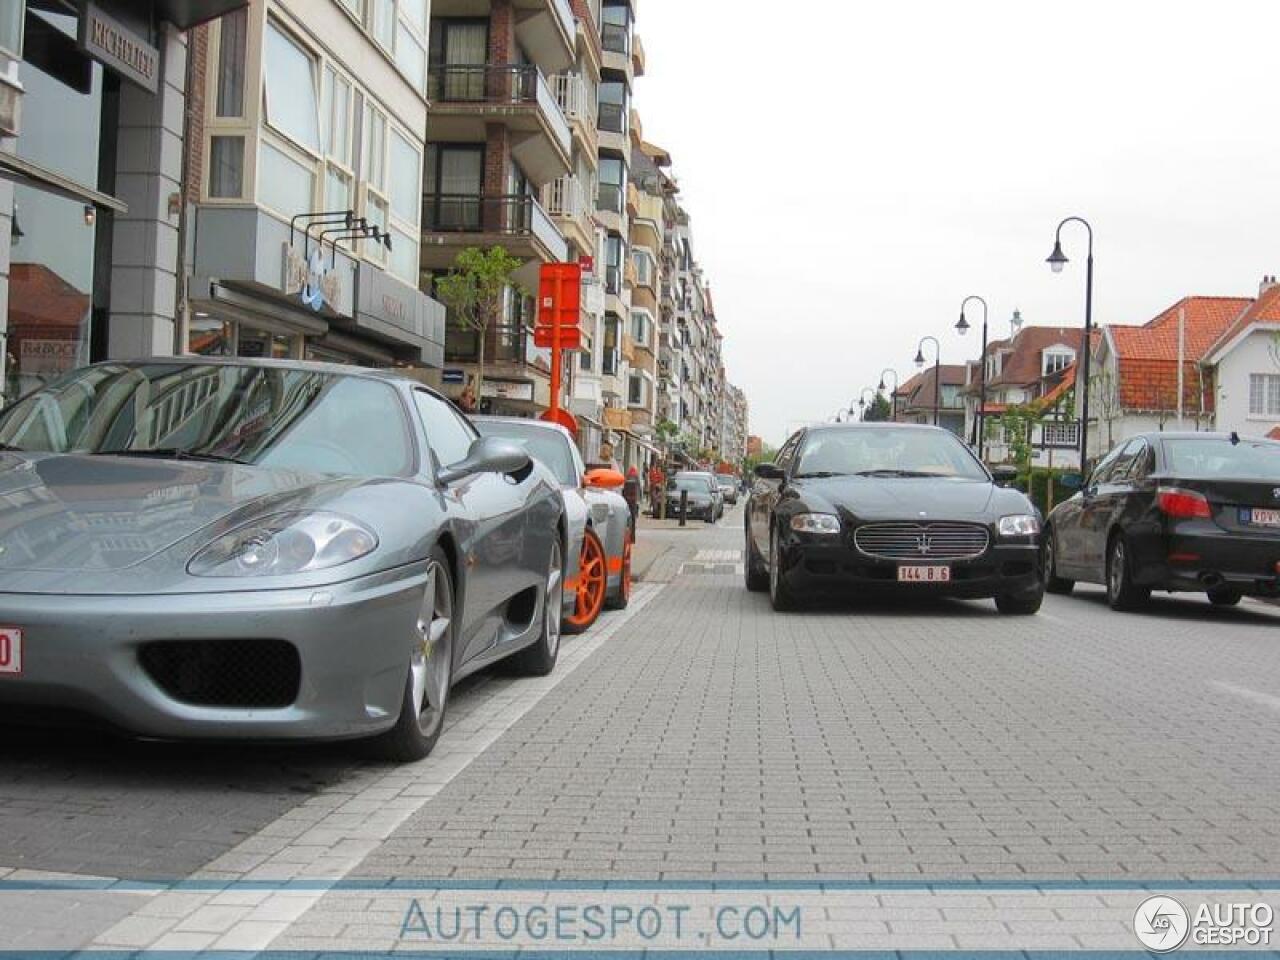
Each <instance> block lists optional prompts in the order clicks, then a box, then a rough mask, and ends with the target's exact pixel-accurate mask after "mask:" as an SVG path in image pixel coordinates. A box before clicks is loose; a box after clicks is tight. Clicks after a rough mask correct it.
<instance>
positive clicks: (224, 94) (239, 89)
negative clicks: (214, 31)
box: [214, 7, 249, 117]
mask: <svg viewBox="0 0 1280 960" xmlns="http://www.w3.org/2000/svg"><path fill="white" fill-rule="evenodd" d="M219 22H220V24H221V26H220V28H219V30H220V33H219V37H220V39H219V41H218V82H217V87H218V90H217V99H216V107H215V111H214V113H215V115H216V116H219V117H243V116H244V60H245V42H246V41H245V37H246V35H247V33H248V30H249V10H248V8H247V7H241V8H240V9H239V10H233V11H231V12H230V13H228V14H227V15H226V16H224V17H223V18H222V20H221V21H219Z"/></svg>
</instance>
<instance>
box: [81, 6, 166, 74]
mask: <svg viewBox="0 0 1280 960" xmlns="http://www.w3.org/2000/svg"><path fill="white" fill-rule="evenodd" d="M80 47H81V49H83V50H84V51H85V53H87V54H89V56H91V57H93V58H94V59H95V60H98V61H99V62H101V63H103V64H105V65H106V66H108V67H110V68H111V69H112V70H114V71H115V72H116V73H118V74H120V75H121V76H122V77H125V78H126V79H129V80H132V81H133V82H134V83H136V84H137V85H138V86H140V87H143V88H144V89H146V90H149V91H151V92H152V93H155V92H156V90H157V88H158V87H159V80H160V51H159V50H158V49H156V48H155V47H153V46H152V45H151V44H149V43H148V42H147V41H146V40H145V39H143V38H142V37H140V36H138V34H136V33H134V32H133V31H132V30H130V29H129V28H128V27H125V26H123V25H122V24H121V23H120V22H119V21H118V20H115V19H113V18H112V17H109V16H107V15H106V14H105V13H103V12H102V11H101V10H99V9H98V8H97V7H96V6H94V5H93V4H92V3H90V4H86V5H85V9H84V15H83V16H82V17H81V18H80Z"/></svg>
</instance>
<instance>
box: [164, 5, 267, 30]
mask: <svg viewBox="0 0 1280 960" xmlns="http://www.w3.org/2000/svg"><path fill="white" fill-rule="evenodd" d="M248 5H249V0H155V11H156V15H157V16H158V17H159V18H160V19H161V20H168V21H169V22H170V23H172V24H173V25H174V26H175V27H177V28H178V29H179V30H190V29H191V28H192V27H196V26H199V25H200V24H202V23H205V22H206V21H209V20H213V19H215V18H217V17H220V16H222V15H223V14H224V13H230V12H231V11H232V10H238V9H239V8H240V7H247V6H248Z"/></svg>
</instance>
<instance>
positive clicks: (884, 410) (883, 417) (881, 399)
mask: <svg viewBox="0 0 1280 960" xmlns="http://www.w3.org/2000/svg"><path fill="white" fill-rule="evenodd" d="M892 414H893V408H892V407H891V406H890V405H889V398H888V397H886V396H885V395H884V394H883V393H880V392H877V393H876V395H875V398H874V399H873V400H872V401H871V404H870V405H869V406H868V407H867V408H866V409H865V410H863V411H862V419H863V420H864V421H866V422H867V423H885V422H887V421H888V419H889V417H890V416H892Z"/></svg>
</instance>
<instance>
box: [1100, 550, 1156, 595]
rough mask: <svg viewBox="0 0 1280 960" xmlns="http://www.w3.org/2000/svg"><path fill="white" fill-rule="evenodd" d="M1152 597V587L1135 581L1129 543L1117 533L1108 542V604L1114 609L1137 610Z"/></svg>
mask: <svg viewBox="0 0 1280 960" xmlns="http://www.w3.org/2000/svg"><path fill="white" fill-rule="evenodd" d="M1149 599H1151V588H1150V587H1140V586H1138V585H1137V584H1136V583H1134V582H1133V567H1132V563H1131V561H1130V560H1129V544H1128V541H1126V540H1125V538H1124V534H1121V533H1117V534H1116V535H1114V536H1113V537H1112V538H1111V540H1110V542H1109V543H1108V544H1107V604H1108V605H1109V606H1110V607H1111V609H1112V610H1136V609H1138V608H1139V607H1141V606H1142V605H1143V604H1145V603H1146V602H1147V601H1148V600H1149Z"/></svg>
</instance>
